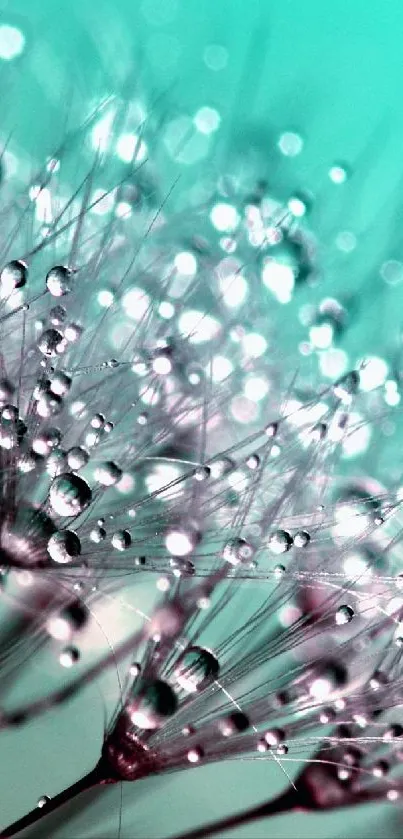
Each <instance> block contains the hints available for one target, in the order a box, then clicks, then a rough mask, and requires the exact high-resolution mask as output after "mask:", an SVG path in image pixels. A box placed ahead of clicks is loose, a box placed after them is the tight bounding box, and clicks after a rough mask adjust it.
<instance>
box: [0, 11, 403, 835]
mask: <svg viewBox="0 0 403 839" xmlns="http://www.w3.org/2000/svg"><path fill="white" fill-rule="evenodd" d="M0 18H1V19H0V23H3V22H4V23H10V24H12V25H14V26H17V27H19V28H20V29H21V30H22V31H23V32H24V34H25V36H26V51H25V53H24V55H23V56H22V58H21V59H18V60H17V61H15V62H9V63H7V65H6V63H4V64H3V66H2V67H1V69H0V80H1V83H2V108H3V111H4V129H3V130H2V133H3V135H4V136H5V135H7V133H8V132H9V131H11V130H12V131H13V136H12V146H13V149H17V150H18V151H19V153H20V154H21V155H22V157H24V158H25V159H32V161H33V165H34V164H35V162H37V161H39V160H40V159H41V158H42V156H43V155H44V154H45V153H46V154H47V153H49V152H50V151H51V150H52V147H53V146H54V145H55V144H57V143H58V142H59V141H60V137H61V136H62V133H63V130H64V125H65V118H66V113H67V112H68V113H69V122H70V124H72V123H74V121H75V120H77V121H78V120H82V119H84V118H85V116H86V114H87V113H88V109H89V108H90V107H93V106H94V104H96V103H97V102H98V101H99V100H100V99H101V98H102V97H104V96H108V95H111V94H114V93H119V92H120V91H121V89H122V85H125V84H126V83H127V81H128V79H131V80H134V88H135V90H136V91H137V90H138V91H140V93H141V96H143V94H144V98H145V99H146V100H148V101H149V102H151V103H153V104H152V105H151V109H152V112H153V116H157V117H158V118H160V128H159V129H158V130H159V131H160V134H161V137H159V136H158V132H157V137H156V146H157V150H156V155H157V160H158V163H159V166H160V177H161V188H162V192H164V190H165V191H167V190H168V189H169V188H170V187H171V186H172V183H173V181H174V179H175V178H176V176H177V174H178V173H180V175H181V177H180V180H179V182H178V184H177V185H176V187H175V190H174V194H173V196H172V205H173V206H177V207H181V206H187V203H188V202H189V201H190V200H192V201H195V200H196V199H197V190H196V191H195V192H192V190H194V187H195V185H196V187H197V184H198V181H199V180H200V176H201V175H202V174H203V176H204V175H205V174H206V173H208V172H211V174H212V175H216V174H217V173H220V172H224V173H225V172H226V171H227V169H228V168H229V169H230V170H231V167H233V166H239V160H241V161H243V162H242V166H241V168H242V167H243V171H244V173H245V176H246V174H247V172H249V171H251V172H252V173H253V172H256V173H257V174H262V175H264V176H267V177H268V178H269V179H270V182H271V183H273V184H274V185H275V187H276V190H277V193H278V194H279V195H280V197H287V194H289V193H290V192H291V191H293V190H295V189H303V190H306V191H308V192H309V193H310V194H311V195H312V215H311V225H312V227H313V229H314V231H315V233H316V234H317V236H318V238H319V242H320V245H321V258H322V259H323V264H324V266H325V283H326V285H324V286H323V288H322V289H321V290H320V294H322V293H325V292H326V293H330V292H331V293H339V294H341V293H343V294H345V293H346V292H356V293H357V296H358V298H359V304H360V305H359V307H358V314H357V318H356V322H355V323H353V325H352V330H351V334H350V336H349V338H348V339H347V340H348V350H349V352H350V353H351V357H352V358H353V357H354V358H356V357H357V356H358V355H365V354H366V353H380V354H382V353H386V354H387V353H388V352H389V351H390V349H391V347H393V346H394V344H393V342H394V341H395V340H397V336H398V333H399V330H400V328H401V321H402V314H401V312H402V308H401V307H402V303H403V293H402V286H399V285H396V286H386V285H385V283H382V281H381V279H380V277H379V268H380V265H381V263H382V262H383V261H384V260H387V259H396V260H399V259H401V258H402V256H403V245H402V236H401V207H402V197H403V196H402V183H403V151H402V150H403V108H402V85H403V60H402V50H401V41H402V32H403V4H402V3H401V0H388V2H387V3H385V2H384V0H370V2H368V0H350V2H348V0H333V2H332V3H323V2H321V0H304V1H303V2H302V0H282V2H281V3H272V2H270V0H247V2H245V0H113V2H111V0H14V2H5V0H2V2H1V0H0ZM67 102H69V103H70V104H69V106H68V107H67ZM203 106H208V107H211V108H214V109H216V110H217V111H218V112H219V115H220V117H221V125H220V127H219V129H218V132H217V133H216V134H215V135H214V137H212V138H211V140H209V141H208V142H206V144H205V146H202V147H201V149H202V150H201V151H200V148H198V147H196V148H195V149H194V150H193V158H194V162H193V163H192V162H187V163H186V162H185V163H184V162H177V161H175V160H172V157H171V156H170V154H169V153H168V151H167V147H166V144H164V142H165V141H164V138H165V137H166V130H167V126H169V125H170V124H171V122H172V121H173V120H177V119H181V118H185V119H189V118H190V119H192V118H193V116H194V115H195V113H196V112H197V111H198V110H199V109H200V108H201V107H203ZM157 122H158V119H157ZM287 130H290V131H297V132H298V133H299V134H300V135H301V136H302V138H303V140H304V146H303V150H302V152H301V154H300V155H299V156H298V157H296V158H283V157H281V155H280V154H279V152H278V149H277V141H278V137H279V135H280V134H281V133H282V132H284V131H287ZM160 139H161V141H162V142H161V144H160V145H161V148H159V140H160ZM191 157H192V155H191ZM338 161H343V162H345V163H346V164H347V165H348V167H349V169H350V170H351V173H352V174H351V179H350V180H349V181H348V183H347V184H346V185H343V186H341V187H335V186H334V185H332V184H331V182H330V181H329V178H328V174H327V173H328V170H329V167H330V166H331V165H332V164H333V163H334V162H338ZM341 231H349V232H352V233H353V234H354V235H355V236H356V238H357V247H356V249H355V250H354V251H353V252H352V253H350V254H341V253H340V251H338V250H337V249H336V248H335V244H334V241H335V237H336V235H337V233H338V232H341ZM317 293H318V292H312V295H313V297H312V299H316V298H315V295H316V294H317ZM287 317H289V318H291V317H296V312H295V311H292V310H290V311H288V310H287ZM388 467H389V464H385V466H384V468H385V469H387V468H388ZM37 677H38V679H39V678H40V677H41V674H40V672H39V671H38V674H37ZM104 687H105V689H104V691H103V692H102V694H101V693H100V691H98V690H97V689H96V688H92V689H91V690H88V691H86V693H85V695H84V696H83V697H81V698H80V699H79V700H76V701H75V702H74V703H72V704H71V706H69V707H68V708H64V709H62V710H59V711H57V712H52V715H51V716H49V717H48V718H45V719H42V720H40V721H39V722H38V723H36V724H35V727H33V728H32V729H27V730H26V729H25V728H24V729H23V730H21V731H19V732H17V733H13V734H7V735H2V741H1V762H2V776H3V786H5V785H7V788H8V789H11V793H10V795H9V797H8V799H7V800H6V801H5V802H4V811H3V812H2V814H1V819H2V822H3V821H4V823H6V822H7V821H9V820H12V819H13V818H15V817H16V816H17V815H19V814H20V813H21V812H23V811H24V810H25V809H30V808H31V807H32V806H33V804H34V803H35V802H36V800H37V799H38V797H39V796H40V795H42V794H44V793H46V794H49V795H53V794H55V793H56V792H57V791H59V789H60V788H61V787H62V786H63V785H64V784H69V783H71V782H72V781H73V780H74V779H75V778H76V777H77V776H78V775H80V774H83V773H84V772H86V771H88V770H89V769H90V768H91V766H92V765H93V763H94V762H95V760H96V758H97V753H98V749H99V744H100V741H101V737H102V731H103V719H104V717H103V715H104V702H106V703H107V704H108V706H109V707H111V705H112V704H113V700H114V699H115V698H116V695H117V688H116V679H115V678H114V677H113V674H112V676H110V677H108V678H107V679H106V681H105V686H104ZM3 738H4V739H3ZM287 766H288V767H290V771H291V770H292V764H291V763H289V764H287ZM285 780H286V779H285V777H284V776H283V775H282V773H281V770H280V768H279V767H278V766H277V765H271V764H268V763H265V762H263V761H258V760H256V761H254V762H239V763H236V764H235V763H231V764H226V765H222V766H214V767H206V768H201V769H192V770H189V771H188V772H187V773H182V774H177V775H174V776H171V777H168V778H161V779H157V780H147V781H143V782H141V783H139V784H138V785H136V787H131V786H130V785H126V786H124V788H123V790H122V799H121V791H120V789H119V788H113V789H110V790H108V791H105V792H103V793H102V795H100V796H95V797H94V796H89V797H87V799H85V800H84V804H86V805H87V806H86V807H85V808H84V809H83V808H82V806H81V804H80V806H79V807H77V805H76V804H75V805H74V806H73V807H71V808H70V810H69V811H68V812H66V813H63V816H62V817H58V819H56V818H55V819H52V820H51V821H50V825H49V827H47V828H46V830H47V831H48V833H47V835H48V836H49V837H55V839H56V838H57V837H58V839H78V837H82V839H90V837H94V839H95V837H97V839H101V837H112V836H118V829H119V817H120V816H119V814H121V818H122V825H121V833H120V836H121V837H122V839H123V837H132V838H133V839H134V837H136V838H137V839H145V837H147V839H152V837H155V838H156V839H157V837H164V836H168V835H173V834H174V833H175V831H178V832H179V831H180V830H184V829H185V828H187V827H190V826H194V825H196V824H198V823H201V822H203V821H204V820H211V819H213V818H216V817H219V816H222V815H225V814H227V813H229V812H231V811H233V810H234V809H238V808H239V809H242V808H243V807H246V806H247V805H250V804H253V803H255V802H256V803H257V802H259V801H260V800H261V799H262V798H265V797H268V796H270V795H272V794H273V795H274V794H276V793H277V792H278V791H279V790H280V789H281V788H282V786H283V785H284V783H285ZM89 801H90V803H88V802H89ZM400 819H401V821H400V826H399V815H398V812H397V810H395V809H394V808H393V807H392V806H391V805H387V806H375V807H371V808H370V807H368V808H366V809H360V810H356V811H351V812H343V813H342V814H338V813H336V814H329V815H324V816H304V817H302V816H301V817H298V818H297V817H295V816H294V817H282V818H281V819H278V820H276V821H271V822H270V823H267V824H265V823H262V824H258V825H255V826H254V827H253V828H252V829H250V828H244V829H242V830H239V831H238V832H237V833H236V835H237V836H244V837H245V839H246V837H249V838H250V837H253V838H255V837H256V839H258V837H262V839H263V838H264V837H278V839H280V837H281V839H286V837H290V839H291V837H301V839H302V837H306V839H308V837H318V839H319V838H320V839H325V837H326V839H349V837H352V838H353V837H354V838H356V837H362V839H364V837H367V839H377V837H380V836H383V837H396V839H397V837H399V836H401V835H402V824H403V817H402V816H401V817H400ZM27 835H30V836H37V837H39V836H43V835H44V834H43V828H41V829H39V830H37V831H36V832H34V831H31V833H29V834H28V833H27ZM232 835H234V836H235V834H232Z"/></svg>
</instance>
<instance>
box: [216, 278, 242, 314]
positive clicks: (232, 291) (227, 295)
mask: <svg viewBox="0 0 403 839" xmlns="http://www.w3.org/2000/svg"><path fill="white" fill-rule="evenodd" d="M220 291H221V294H222V296H223V300H224V303H225V305H226V306H228V308H229V309H236V308H237V306H240V305H241V303H243V302H244V300H245V298H246V296H247V294H248V283H247V282H246V280H245V277H243V276H242V274H228V276H226V277H220Z"/></svg>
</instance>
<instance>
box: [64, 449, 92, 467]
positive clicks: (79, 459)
mask: <svg viewBox="0 0 403 839" xmlns="http://www.w3.org/2000/svg"><path fill="white" fill-rule="evenodd" d="M89 457H90V456H89V454H88V452H87V450H86V449H84V447H83V446H73V448H71V449H69V451H68V452H67V463H68V465H69V467H70V469H72V470H73V472H78V470H79V469H83V467H84V466H86V465H87V463H88V461H89Z"/></svg>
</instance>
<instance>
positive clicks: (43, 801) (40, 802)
mask: <svg viewBox="0 0 403 839" xmlns="http://www.w3.org/2000/svg"><path fill="white" fill-rule="evenodd" d="M49 801H51V798H50V796H49V795H41V797H40V798H38V803H37V805H36V806H37V807H39V809H40V810H42V809H43V807H46V805H47V804H49Z"/></svg>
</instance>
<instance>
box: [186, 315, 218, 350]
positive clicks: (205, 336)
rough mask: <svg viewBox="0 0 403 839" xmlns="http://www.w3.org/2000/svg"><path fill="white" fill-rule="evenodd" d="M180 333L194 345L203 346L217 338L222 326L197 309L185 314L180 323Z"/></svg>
mask: <svg viewBox="0 0 403 839" xmlns="http://www.w3.org/2000/svg"><path fill="white" fill-rule="evenodd" d="M178 326H179V331H180V332H181V334H182V335H183V336H185V337H187V338H188V339H189V342H190V343H192V344H202V343H204V342H205V341H211V340H212V338H215V337H216V336H217V335H218V333H219V331H220V329H221V326H220V324H219V322H218V320H216V319H215V318H213V317H211V316H210V315H205V314H203V312H199V311H197V310H195V309H189V310H188V311H187V312H183V314H182V315H181V316H180V318H179V321H178Z"/></svg>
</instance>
